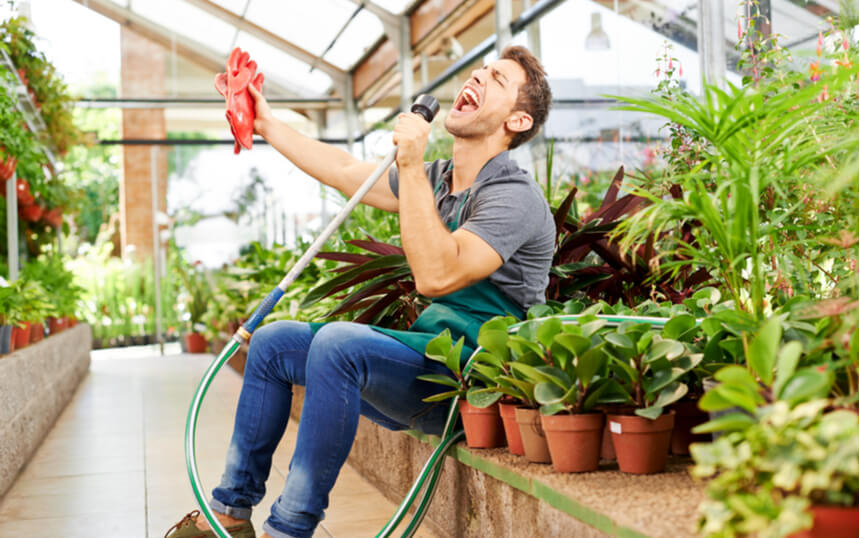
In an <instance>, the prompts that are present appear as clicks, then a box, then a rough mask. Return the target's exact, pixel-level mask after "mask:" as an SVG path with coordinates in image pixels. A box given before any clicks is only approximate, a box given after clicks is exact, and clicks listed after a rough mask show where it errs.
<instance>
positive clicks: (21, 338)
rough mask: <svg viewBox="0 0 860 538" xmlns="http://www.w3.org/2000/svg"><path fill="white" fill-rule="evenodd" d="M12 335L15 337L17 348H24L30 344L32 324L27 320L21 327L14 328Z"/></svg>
mask: <svg viewBox="0 0 860 538" xmlns="http://www.w3.org/2000/svg"><path fill="white" fill-rule="evenodd" d="M12 337H13V338H14V339H15V349H24V348H25V347H27V345H29V344H30V324H29V323H27V322H26V321H25V322H23V323H22V324H21V327H15V328H13V329H12Z"/></svg>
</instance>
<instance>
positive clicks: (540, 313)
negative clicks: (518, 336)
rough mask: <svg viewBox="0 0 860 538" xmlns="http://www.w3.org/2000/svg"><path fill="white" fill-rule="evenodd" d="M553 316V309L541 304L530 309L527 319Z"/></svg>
mask: <svg viewBox="0 0 860 538" xmlns="http://www.w3.org/2000/svg"><path fill="white" fill-rule="evenodd" d="M552 314H553V311H552V307H550V306H548V305H545V304H542V303H541V304H536V305H534V306H532V307H531V308H529V311H528V312H527V313H526V319H535V318H545V317H547V316H551V315H552Z"/></svg>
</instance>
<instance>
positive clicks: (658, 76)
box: [657, 67, 660, 78]
mask: <svg viewBox="0 0 860 538" xmlns="http://www.w3.org/2000/svg"><path fill="white" fill-rule="evenodd" d="M657 78H660V68H659V67H658V68H657Z"/></svg>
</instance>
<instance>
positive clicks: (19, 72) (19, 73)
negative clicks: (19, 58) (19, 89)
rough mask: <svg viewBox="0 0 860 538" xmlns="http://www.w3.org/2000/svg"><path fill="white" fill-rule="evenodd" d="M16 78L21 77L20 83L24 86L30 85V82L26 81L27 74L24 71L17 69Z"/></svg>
mask: <svg viewBox="0 0 860 538" xmlns="http://www.w3.org/2000/svg"><path fill="white" fill-rule="evenodd" d="M18 76H19V77H21V82H23V83H24V86H27V85H28V84H30V81H29V80H27V72H26V71H24V70H23V69H19V70H18Z"/></svg>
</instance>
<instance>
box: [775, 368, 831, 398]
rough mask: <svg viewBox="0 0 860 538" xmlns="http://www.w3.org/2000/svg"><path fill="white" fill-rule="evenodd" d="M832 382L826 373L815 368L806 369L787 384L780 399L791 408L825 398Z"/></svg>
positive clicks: (798, 372) (796, 374)
mask: <svg viewBox="0 0 860 538" xmlns="http://www.w3.org/2000/svg"><path fill="white" fill-rule="evenodd" d="M832 382H833V381H832V377H831V376H830V375H828V374H827V373H826V372H820V371H818V370H817V369H816V368H815V367H811V368H804V369H802V370H798V371H797V372H796V373H795V374H794V375H793V376H791V377H790V378H789V379H788V380H787V381H786V382H785V387H784V388H783V389H782V393H781V394H780V395H779V397H780V399H781V400H785V401H787V402H788V403H789V405H791V406H794V405H796V404H798V403H800V402H803V401H806V400H812V399H816V398H824V397H826V396H827V393H828V391H829V390H830V385H831V384H832Z"/></svg>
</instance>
